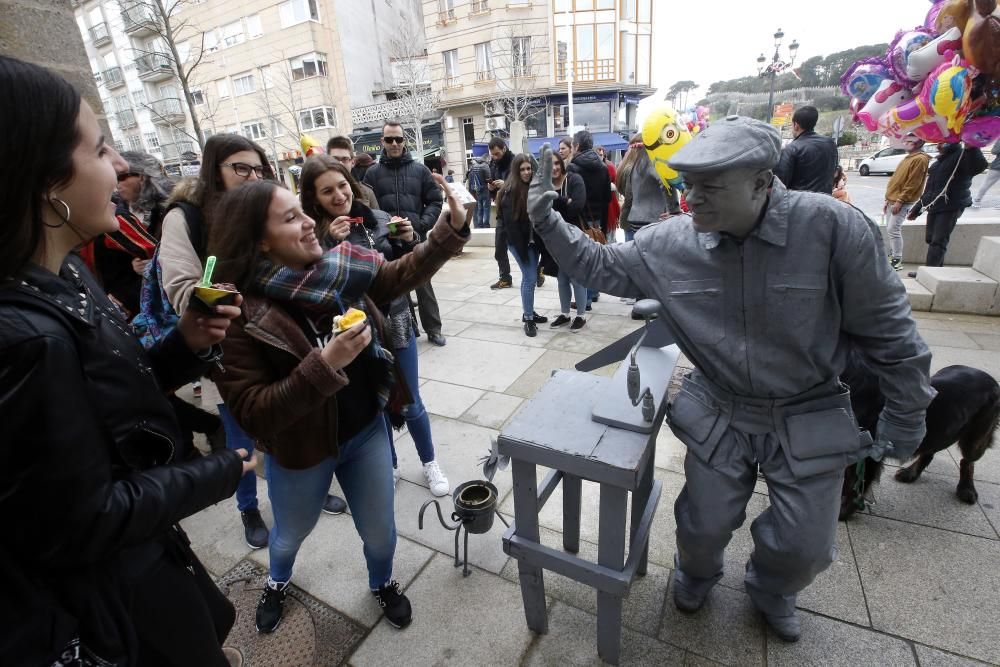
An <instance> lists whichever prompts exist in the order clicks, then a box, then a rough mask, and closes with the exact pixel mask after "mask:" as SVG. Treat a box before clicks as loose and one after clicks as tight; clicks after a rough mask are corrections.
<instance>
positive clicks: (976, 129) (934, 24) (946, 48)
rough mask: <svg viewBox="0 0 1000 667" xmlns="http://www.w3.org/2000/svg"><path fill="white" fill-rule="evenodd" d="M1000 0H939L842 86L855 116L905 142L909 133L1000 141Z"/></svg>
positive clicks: (975, 142) (853, 69)
mask: <svg viewBox="0 0 1000 667" xmlns="http://www.w3.org/2000/svg"><path fill="white" fill-rule="evenodd" d="M998 80H1000V9H998V7H997V0H937V1H933V0H932V5H931V8H930V11H928V12H927V16H926V18H925V19H924V23H923V25H921V26H918V27H916V28H913V29H912V30H900V31H899V32H898V33H897V34H896V37H895V39H893V40H892V43H891V44H890V45H889V49H888V51H886V53H885V55H884V56H882V57H878V58H865V59H863V60H859V61H857V62H856V63H854V64H853V65H851V66H850V67H849V68H848V69H847V71H846V72H844V75H843V76H842V77H841V79H840V88H841V90H842V91H843V93H844V94H845V95H847V96H848V97H850V98H851V105H850V108H851V113H852V114H853V116H854V120H855V121H857V122H859V123H861V124H863V125H864V126H865V127H866V128H867V129H868V130H869V131H870V132H879V133H881V134H883V135H884V136H886V137H888V138H889V141H890V144H891V145H894V146H898V145H899V144H900V142H901V140H902V138H903V137H904V136H906V135H907V134H910V133H912V134H915V135H917V136H918V137H920V138H921V139H923V140H924V141H929V142H934V143H940V142H957V141H964V142H965V143H966V144H968V145H970V146H985V145H987V144H989V143H991V142H993V141H994V140H995V139H997V138H1000V89H998V86H997V82H998Z"/></svg>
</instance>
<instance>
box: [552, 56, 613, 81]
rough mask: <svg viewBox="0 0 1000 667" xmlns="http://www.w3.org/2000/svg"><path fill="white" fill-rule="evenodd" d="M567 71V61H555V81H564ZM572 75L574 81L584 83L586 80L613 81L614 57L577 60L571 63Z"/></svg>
mask: <svg viewBox="0 0 1000 667" xmlns="http://www.w3.org/2000/svg"><path fill="white" fill-rule="evenodd" d="M568 73H569V63H568V62H566V61H562V62H557V63H556V80H557V81H559V82H564V81H566V76H567V74H568ZM573 75H574V76H573V82H574V83H586V82H587V81H614V80H615V59H614V58H603V59H601V60H577V61H576V62H575V63H573Z"/></svg>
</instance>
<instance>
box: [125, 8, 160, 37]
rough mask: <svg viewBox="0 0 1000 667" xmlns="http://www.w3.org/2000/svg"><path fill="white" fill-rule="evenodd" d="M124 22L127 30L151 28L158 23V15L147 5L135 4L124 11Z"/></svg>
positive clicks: (134, 30)
mask: <svg viewBox="0 0 1000 667" xmlns="http://www.w3.org/2000/svg"><path fill="white" fill-rule="evenodd" d="M122 22H123V23H124V24H125V32H129V33H130V32H136V31H138V30H149V29H151V28H152V27H153V26H155V25H156V17H154V16H153V13H152V12H151V11H150V9H149V7H147V6H146V5H135V6H134V7H129V8H128V9H125V10H123V11H122Z"/></svg>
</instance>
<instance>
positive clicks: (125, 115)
mask: <svg viewBox="0 0 1000 667" xmlns="http://www.w3.org/2000/svg"><path fill="white" fill-rule="evenodd" d="M115 119H116V120H117V121H118V127H120V128H121V129H123V130H127V129H129V128H130V127H135V126H136V125H138V124H139V121H137V120H136V119H135V113H134V112H133V111H132V110H131V109H125V111H119V112H118V113H116V114H115Z"/></svg>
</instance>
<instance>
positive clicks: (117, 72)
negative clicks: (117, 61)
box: [101, 67, 125, 88]
mask: <svg viewBox="0 0 1000 667" xmlns="http://www.w3.org/2000/svg"><path fill="white" fill-rule="evenodd" d="M101 77H102V79H103V81H104V85H105V86H106V87H108V88H118V87H120V86H124V85H125V76H124V75H123V74H122V68H121V67H109V68H108V69H106V70H104V73H103V74H102V75H101Z"/></svg>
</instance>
